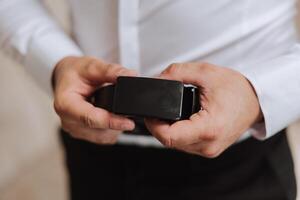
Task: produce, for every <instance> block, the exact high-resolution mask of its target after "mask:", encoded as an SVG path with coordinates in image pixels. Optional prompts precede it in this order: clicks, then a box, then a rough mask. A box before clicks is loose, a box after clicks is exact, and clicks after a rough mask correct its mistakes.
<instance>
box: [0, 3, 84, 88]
mask: <svg viewBox="0 0 300 200" xmlns="http://www.w3.org/2000/svg"><path fill="white" fill-rule="evenodd" d="M0 48H1V49H2V50H4V51H5V52H6V53H8V54H9V55H10V56H12V57H13V58H14V59H15V60H18V61H19V62H21V63H22V64H23V65H24V66H25V67H26V69H27V70H28V71H29V73H30V74H31V75H32V76H33V77H34V78H35V79H36V80H37V81H38V84H39V85H41V86H42V87H43V89H45V90H46V91H47V92H49V94H51V83H50V77H51V74H52V69H53V68H54V66H55V64H56V63H57V62H58V61H59V60H60V59H62V58H63V57H65V56H70V55H82V52H81V50H80V49H79V47H78V46H77V45H76V44H75V43H74V42H73V41H72V40H71V38H69V37H68V36H67V35H66V34H65V33H64V32H63V31H62V30H61V29H60V28H59V27H58V25H57V24H56V23H55V21H54V20H53V19H52V18H51V17H50V16H49V15H48V13H47V10H46V9H45V8H44V6H43V4H42V2H41V1H40V0H0Z"/></svg>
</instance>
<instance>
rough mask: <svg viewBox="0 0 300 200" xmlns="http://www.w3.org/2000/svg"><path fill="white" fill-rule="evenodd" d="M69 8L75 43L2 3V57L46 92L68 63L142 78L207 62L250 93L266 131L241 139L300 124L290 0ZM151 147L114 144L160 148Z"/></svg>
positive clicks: (99, 0)
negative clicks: (106, 66)
mask: <svg viewBox="0 0 300 200" xmlns="http://www.w3.org/2000/svg"><path fill="white" fill-rule="evenodd" d="M69 5H70V9H71V13H72V35H73V36H74V37H73V39H71V38H70V37H69V36H68V35H66V34H65V33H64V32H63V31H62V30H61V29H60V28H59V27H58V26H57V25H56V23H55V22H54V20H53V18H51V16H49V14H48V13H47V11H46V9H45V8H44V7H43V3H42V1H39V0H0V47H1V49H4V50H5V51H6V52H8V53H10V54H11V55H12V56H14V58H16V59H18V60H20V61H21V62H22V63H24V65H25V66H26V68H27V69H28V71H29V72H30V73H31V74H32V75H33V76H34V77H35V78H36V79H37V80H38V81H39V84H40V85H42V86H43V87H44V88H45V89H48V91H50V89H49V88H50V81H49V80H50V76H51V71H52V69H53V67H54V66H55V64H56V63H57V62H58V61H59V60H60V59H62V58H63V57H65V56H70V55H90V56H96V57H98V58H101V59H103V60H106V61H107V62H114V63H120V64H122V65H123V66H125V67H128V68H132V69H136V70H137V71H138V72H139V73H140V74H141V75H143V76H153V75H156V74H158V73H160V72H161V71H162V70H163V69H164V68H166V67H167V66H168V65H169V64H171V63H174V62H191V61H193V62H201V61H206V62H210V63H213V64H216V65H219V66H226V67H230V68H232V69H235V70H237V71H239V72H241V73H242V74H243V75H244V76H245V77H247V78H248V79H249V81H250V82H251V84H252V85H253V87H254V88H255V90H256V93H257V96H258V99H259V103H260V106H261V109H262V112H263V116H264V123H263V124H256V125H255V126H253V127H252V128H251V129H249V130H248V131H247V133H245V134H244V135H243V137H248V135H249V134H252V135H254V136H255V137H256V138H258V139H265V138H268V137H270V136H272V135H273V134H275V133H277V132H278V131H280V130H281V129H283V128H285V127H287V126H288V125H289V124H291V123H292V122H293V121H295V120H297V119H298V118H299V117H300V46H299V44H298V43H297V37H296V30H295V25H294V15H295V10H296V9H295V8H296V7H295V1H294V0H263V1H262V0H218V1H207V0H151V1H150V0H127V1H126V0H69ZM131 137H133V136H131ZM150 140H151V141H152V142H151V141H150ZM150 140H149V141H148V142H147V141H146V140H145V139H144V138H138V137H135V138H133V140H132V139H129V137H127V136H122V137H121V138H120V141H121V142H122V141H123V142H127V143H128V142H129V143H134V144H138V145H143V144H146V145H147V144H154V143H155V144H158V142H157V141H155V140H154V139H152V138H151V139H150Z"/></svg>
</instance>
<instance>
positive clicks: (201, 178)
mask: <svg viewBox="0 0 300 200" xmlns="http://www.w3.org/2000/svg"><path fill="white" fill-rule="evenodd" d="M61 136H62V141H63V144H64V146H65V150H66V164H67V167H68V170H69V178H70V188H71V197H72V200H96V199H97V200H99V199H103V200H120V199H122V200H125V199H128V200H148V199H149V200H159V199H164V200H168V199H171V200H177V199H183V200H194V199H195V200H196V199H197V200H199V199H204V200H207V199H208V200H219V199H221V200H287V199H289V200H294V199H296V182H295V174H294V168H293V160H292V158H291V152H290V149H289V146H288V143H287V138H286V135H285V133H284V131H283V132H281V133H278V134H276V135H275V136H273V137H272V138H270V139H268V140H266V141H264V142H261V141H257V140H255V139H252V138H250V139H247V140H246V141H243V142H241V143H239V144H236V145H233V146H232V147H230V148H229V149H228V150H226V151H225V152H224V153H223V154H222V155H221V156H219V157H217V158H215V159H206V158H203V157H200V156H195V155H190V154H186V153H182V152H178V151H176V150H170V149H157V148H141V147H136V146H125V145H114V146H100V145H95V144H91V143H88V142H85V141H81V140H77V139H74V138H71V137H70V136H69V135H68V134H65V133H63V132H62V134H61Z"/></svg>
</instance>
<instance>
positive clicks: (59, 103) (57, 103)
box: [53, 99, 67, 115]
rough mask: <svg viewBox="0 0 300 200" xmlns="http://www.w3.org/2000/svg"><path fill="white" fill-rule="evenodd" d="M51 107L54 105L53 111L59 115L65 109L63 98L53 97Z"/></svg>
mask: <svg viewBox="0 0 300 200" xmlns="http://www.w3.org/2000/svg"><path fill="white" fill-rule="evenodd" d="M53 107H54V110H55V112H56V113H57V114H58V115H61V114H63V113H65V112H66V111H67V108H66V104H65V102H64V100H60V99H55V100H54V103H53Z"/></svg>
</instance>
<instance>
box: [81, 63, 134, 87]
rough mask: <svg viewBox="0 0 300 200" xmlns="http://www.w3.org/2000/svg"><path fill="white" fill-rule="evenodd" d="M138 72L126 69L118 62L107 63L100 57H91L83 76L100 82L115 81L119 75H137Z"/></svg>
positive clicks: (96, 82) (97, 82) (94, 81)
mask: <svg viewBox="0 0 300 200" xmlns="http://www.w3.org/2000/svg"><path fill="white" fill-rule="evenodd" d="M136 74H137V72H136V71H134V70H130V69H126V68H124V67H122V66H120V65H118V64H107V63H104V62H102V61H100V60H98V59H91V61H89V64H88V65H87V66H86V68H85V70H83V74H82V75H83V76H84V78H86V79H87V80H89V81H91V82H93V83H95V84H99V83H105V82H111V83H113V82H115V80H116V79H117V77H118V76H136Z"/></svg>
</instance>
